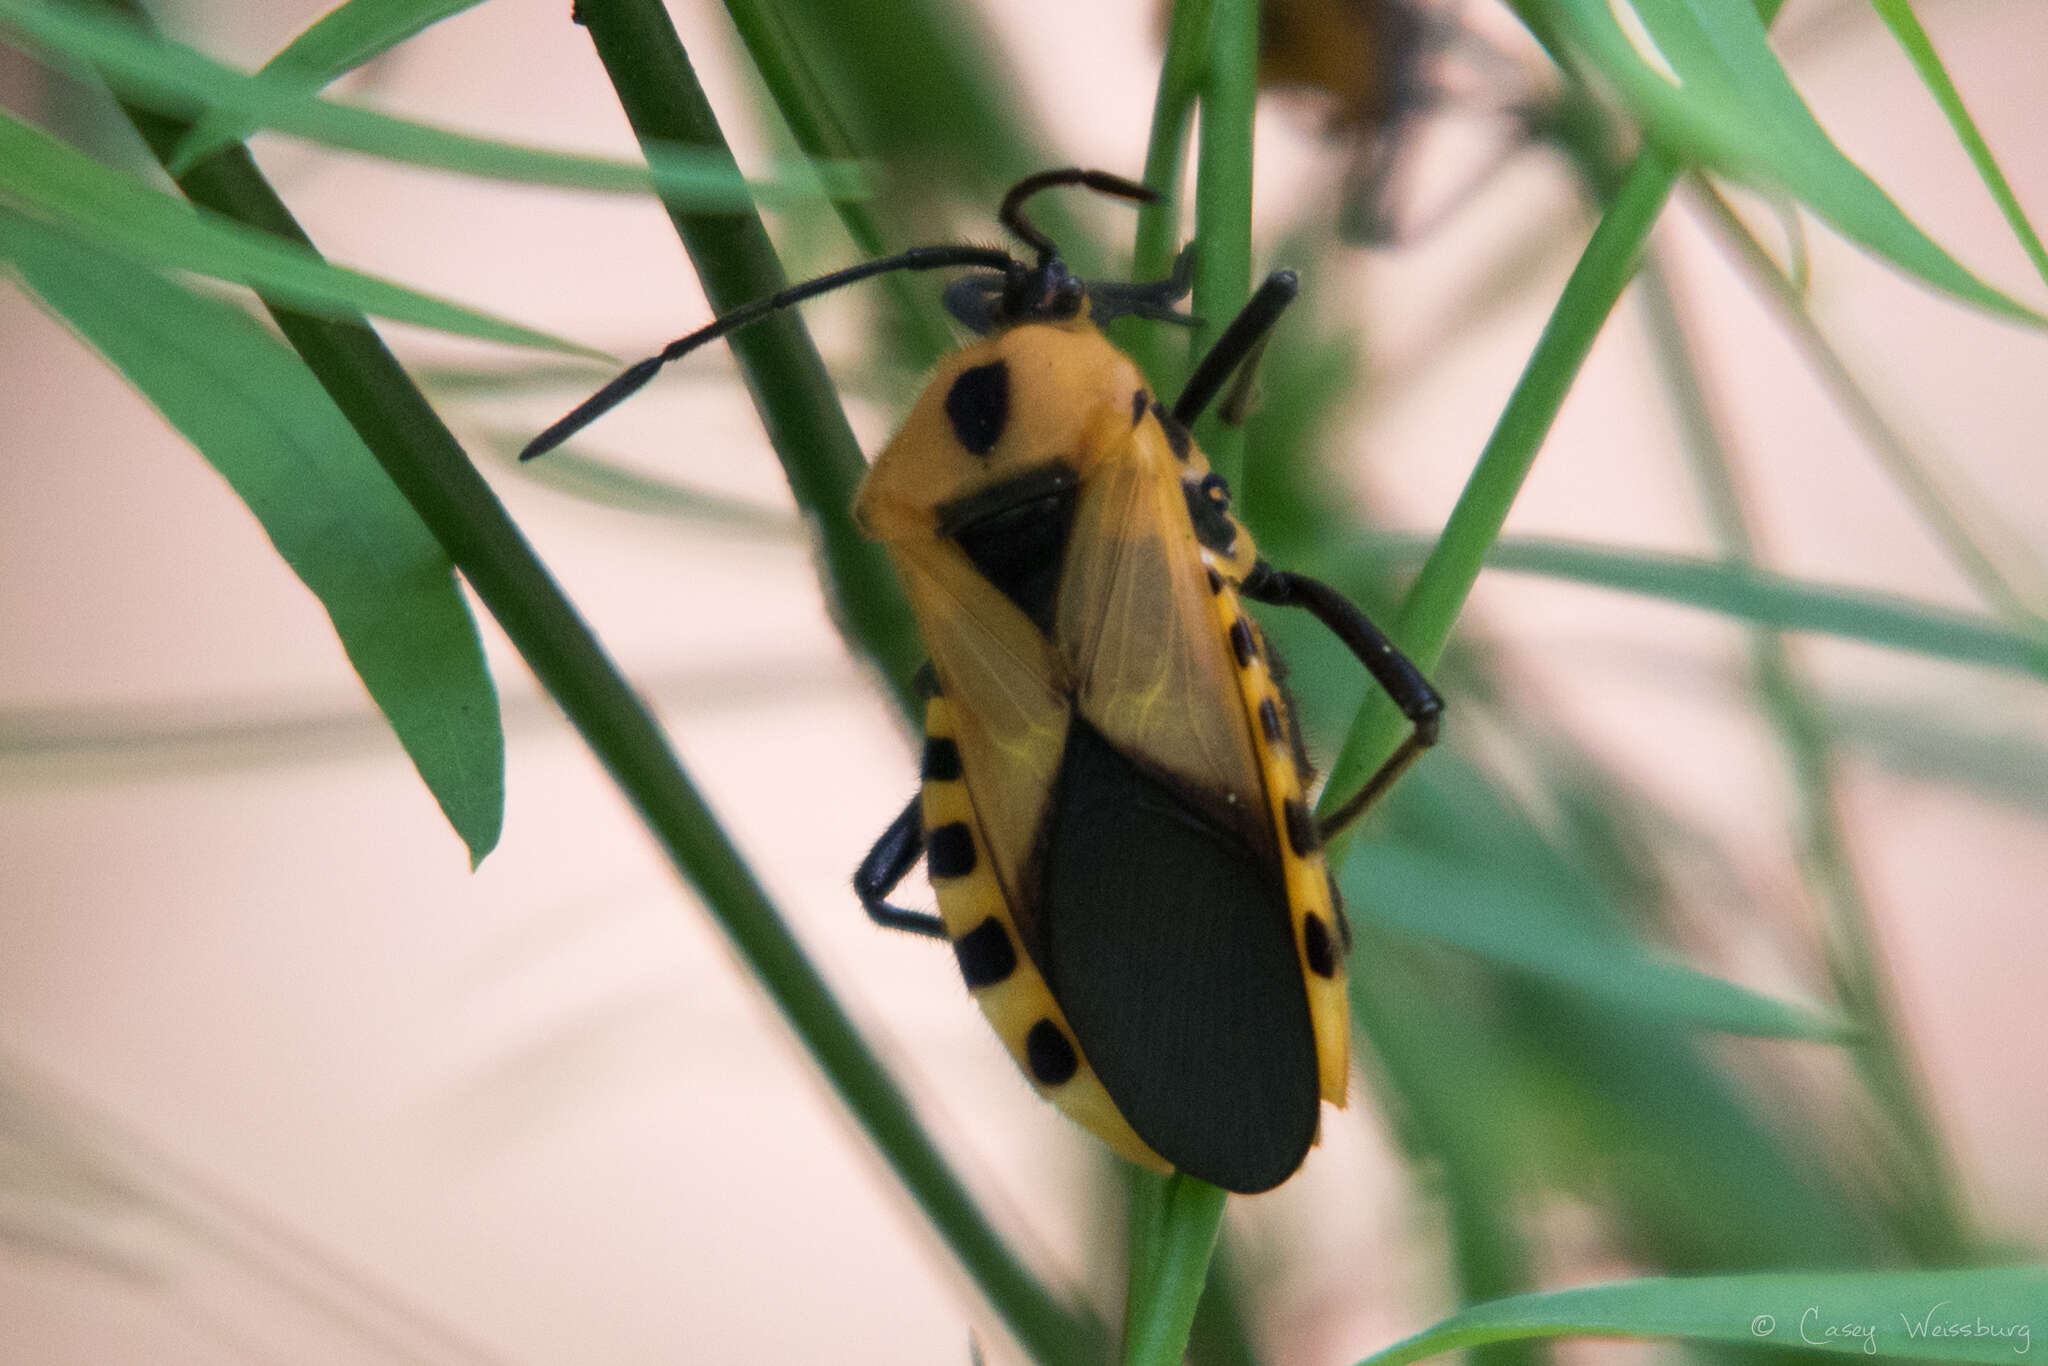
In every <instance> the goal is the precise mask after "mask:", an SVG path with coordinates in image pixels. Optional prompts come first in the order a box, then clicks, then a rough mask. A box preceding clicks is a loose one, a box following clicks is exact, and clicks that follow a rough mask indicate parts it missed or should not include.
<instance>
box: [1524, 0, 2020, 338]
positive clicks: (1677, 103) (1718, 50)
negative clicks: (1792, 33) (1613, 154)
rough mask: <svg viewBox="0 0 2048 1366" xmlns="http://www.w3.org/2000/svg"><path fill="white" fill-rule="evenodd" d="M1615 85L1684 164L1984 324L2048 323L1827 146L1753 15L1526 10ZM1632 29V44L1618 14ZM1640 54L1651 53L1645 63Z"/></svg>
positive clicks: (1644, 6) (1602, 6) (1587, 0)
mask: <svg viewBox="0 0 2048 1366" xmlns="http://www.w3.org/2000/svg"><path fill="white" fill-rule="evenodd" d="M1527 7H1528V8H1529V9H1531V10H1533V11H1538V12H1540V13H1542V14H1543V15H1544V16H1545V17H1546V18H1547V19H1549V20H1551V21H1553V22H1552V23H1550V24H1547V25H1546V27H1547V28H1549V29H1551V30H1552V31H1556V32H1560V33H1562V34H1564V35H1566V36H1567V38H1568V40H1569V42H1570V44H1571V46H1572V47H1573V49H1574V50H1575V52H1576V53H1577V55H1578V56H1580V57H1581V58H1582V59H1583V60H1584V61H1585V62H1586V63H1587V64H1589V65H1591V66H1593V67H1595V68H1596V69H1597V70H1598V71H1599V72H1600V73H1601V74H1603V75H1604V76H1606V77H1607V78H1608V79H1609V80H1610V81H1611V82H1612V84H1613V86H1614V88H1615V89H1616V91H1617V93H1619V95H1620V96H1621V98H1622V99H1623V101H1624V102H1625V103H1626V104H1627V105H1628V106H1629V109H1630V112H1631V113H1633V114H1634V115H1635V116H1636V117H1637V118H1638V119H1639V120H1641V121H1642V123H1643V125H1644V127H1645V128H1646V129H1648V130H1649V132H1650V134H1651V135H1652V137H1653V138H1655V139H1656V140H1657V141H1658V142H1659V143H1661V144H1662V145H1664V146H1665V147H1667V148H1669V149H1670V150H1671V151H1673V152H1674V153H1676V154H1677V155H1679V156H1680V157H1682V158H1683V159H1685V160H1687V161H1691V162H1695V163H1698V164H1701V165H1705V166H1708V167H1711V168H1713V169H1715V170H1717V171H1720V172H1722V173H1723V174H1726V175H1729V176H1732V177H1734V178H1736V179H1740V180H1743V181H1746V182H1749V183H1752V184H1759V185H1761V186H1762V187H1763V188H1766V189H1777V190H1783V191H1784V192H1786V193H1789V194H1791V195H1793V196H1794V197H1796V198H1797V199H1799V200H1800V201H1801V202H1802V203H1804V204H1806V205H1807V206H1808V207H1809V208H1811V209H1812V210H1813V211H1814V212H1815V213H1816V214H1818V215H1819V216H1820V217H1821V218H1822V219H1823V220H1825V221H1826V222H1827V223H1828V224H1830V225H1831V226H1832V227H1833V228H1834V229H1835V230H1836V231H1837V232H1839V233H1841V234H1842V235H1843V236H1844V237H1846V238H1848V239H1849V240H1850V241H1852V242H1856V243H1858V244H1859V245H1861V246H1863V247H1865V248H1866V249H1868V250H1869V251H1871V252H1873V253H1875V254H1877V255H1879V256H1881V257H1883V258H1885V259H1886V260H1888V261H1890V262H1891V263H1892V264H1894V265H1896V266H1897V267H1899V268H1900V269H1901V270H1904V271H1906V272H1908V273H1910V274H1912V275H1914V276H1916V277H1918V278H1919V279H1920V280H1922V281H1923V282H1925V283H1927V284H1929V285H1931V286H1933V287H1934V288H1936V289H1940V290H1942V291H1944V292H1946V293H1948V294H1951V295H1953V296H1954V297H1956V298H1958V299H1961V300H1963V301H1965V302H1968V303H1971V304H1974V305H1976V306H1977V307H1979V308H1983V309H1985V310H1987V311H1989V312H1992V313H1996V314H2000V315H2002V316H2005V317H2009V318H2013V319H2016V320H2019V321H2023V322H2027V323H2030V324H2032V325H2034V326H2037V327H2039V326H2048V318H2044V317H2043V316H2042V315H2041V314H2040V313H2038V312H2036V311H2035V310H2033V309H2031V308H2029V307H2027V306H2026V305H2025V304H2022V303H2020V302H2019V301H2018V300H2015V299H2013V298H2012V297H2011V296H2009V295H2007V294H2005V293H2004V292H2002V291H2000V290H1998V289H1995V288H1993V287H1992V286H1990V285H1988V284H1986V283H1985V282H1984V281H1982V280H1980V279H1978V278H1977V277H1976V276H1975V275H1974V274H1972V273H1971V272H1970V271H1969V270H1967V269H1966V268H1964V267H1963V266H1962V265H1961V264H1960V263H1959V262H1957V261H1956V260H1955V258H1954V257H1952V256H1951V255H1949V253H1948V252H1947V251H1946V250H1944V249H1943V248H1942V247H1941V246H1939V245H1938V244H1937V243H1936V242H1935V241H1934V240H1933V239H1932V238H1930V237H1928V236H1927V235H1926V234H1925V233H1924V232H1922V231H1921V230H1920V229H1919V228H1918V227H1917V226H1915V225H1914V223H1913V222H1912V220H1910V219H1909V218H1907V217H1906V215H1905V214H1904V212H1902V211H1901V210H1900V208H1899V206H1898V205H1897V204H1896V203H1894V202H1893V201H1892V199H1891V197H1890V196H1889V195H1888V194H1886V193H1885V191H1884V190H1883V189H1881V188H1880V187H1879V186H1878V184H1877V182H1876V181H1874V180H1872V179H1871V178H1870V177H1869V176H1868V175H1867V174H1865V173H1864V171H1863V170H1862V169H1861V168H1860V167H1858V166H1857V165H1856V164H1855V163H1854V162H1852V161H1850V160H1849V158H1848V157H1847V156H1845V155H1844V154H1843V153H1842V151H1841V149H1840V148H1838V147H1837V146H1836V145H1835V143H1834V140H1833V139H1832V138H1830V137H1829V136H1828V134H1827V132H1826V130H1825V129H1823V128H1822V127H1821V125H1820V123H1819V121H1818V120H1817V119H1815V117H1814V115H1813V111H1812V110H1811V109H1810V108H1808V107H1807V104H1806V101H1805V100H1804V99H1803V98H1801V96H1800V95H1799V92H1798V90H1797V89H1796V88H1794V86H1793V84H1792V81H1791V78H1790V77H1789V76H1788V75H1787V74H1786V72H1785V69H1784V66H1783V65H1782V64H1781V63H1780V62H1779V61H1778V58H1777V55H1776V54H1775V53H1774V52H1772V50H1771V47H1770V42H1769V34H1768V32H1767V31H1766V29H1765V27H1764V22H1763V20H1762V19H1761V18H1760V17H1759V16H1758V15H1757V13H1756V10H1755V8H1754V7H1753V6H1751V5H1749V4H1727V3H1721V2H1720V0H1633V4H1632V6H1631V5H1623V6H1619V7H1617V6H1614V5H1610V4H1609V3H1608V0H1527ZM1618 8H1619V9H1620V10H1622V11H1625V12H1626V14H1627V16H1628V18H1630V19H1632V20H1635V21H1638V22H1639V24H1640V31H1639V33H1638V34H1637V35H1635V36H1633V37H1632V36H1631V35H1630V33H1629V32H1628V31H1627V30H1626V29H1625V28H1624V27H1623V23H1622V20H1621V19H1619V18H1617V9H1618ZM1646 48H1649V49H1654V51H1653V52H1651V53H1650V55H1648V56H1646V55H1645V50H1646Z"/></svg>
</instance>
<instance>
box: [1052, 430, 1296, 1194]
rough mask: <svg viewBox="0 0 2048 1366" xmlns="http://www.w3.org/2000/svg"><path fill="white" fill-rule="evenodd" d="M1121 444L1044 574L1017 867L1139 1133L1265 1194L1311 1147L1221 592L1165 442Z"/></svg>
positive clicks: (1286, 931) (1203, 1169)
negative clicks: (1033, 770)
mask: <svg viewBox="0 0 2048 1366" xmlns="http://www.w3.org/2000/svg"><path fill="white" fill-rule="evenodd" d="M1148 438H1149V439H1148ZM1131 442H1132V449H1131V450H1129V451H1128V452H1127V453H1126V455H1125V458H1120V459H1114V460H1107V461H1103V462H1101V463H1099V464H1096V465H1095V466H1094V468H1093V469H1092V470H1091V471H1090V473H1089V475H1088V476H1087V477H1086V478H1084V480H1083V481H1082V484H1081V489H1080V496H1079V500H1078V504H1077V506H1076V509H1075V515H1074V529H1073V536H1072V540H1071V542H1070V543H1069V545H1068V548H1067V556H1066V567H1065V570H1064V572H1063V574H1062V576H1061V584H1060V598H1059V602H1058V607H1057V616H1056V623H1055V632H1054V644H1055V647H1056V652H1057V655H1058V664H1059V666H1060V667H1062V668H1063V669H1064V670H1065V671H1066V675H1067V677H1068V678H1069V680H1070V682H1071V687H1072V688H1073V695H1074V697H1075V706H1074V711H1075V715H1074V718H1073V720H1072V722H1071V723H1070V725H1069V727H1068V730H1067V735H1066V742H1065V745H1064V748H1063V751H1062V756H1061V761H1060V766H1059V772H1058V775H1057V778H1056V780H1055V786H1054V791H1053V796H1052V805H1051V810H1050V814H1049V816H1048V819H1047V824H1046V826H1045V832H1044V836H1043V842H1042V844H1041V846H1040V849H1039V852H1038V858H1037V863H1036V865H1035V868H1036V871H1037V877H1036V878H1035V886H1036V890H1037V894H1038V903H1039V904H1038V907H1037V912H1036V918H1037V919H1038V920H1039V922H1040V924H1041V925H1042V927H1043V929H1042V934H1043V943H1042V947H1041V950H1040V952H1041V953H1042V954H1043V958H1044V963H1045V968H1046V976H1047V980H1048V983H1049V984H1050V986H1051V988H1052V991H1053V995H1054V996H1055V998H1056V999H1057V1000H1058V1001H1059V1003H1060V1006H1061V1009H1062V1010H1064V1011H1065V1012H1066V1015H1067V1018H1068V1020H1069V1021H1070V1022H1071V1024H1072V1026H1073V1029H1074V1032H1075V1036H1076V1037H1077V1038H1078V1039H1079V1040H1080V1041H1081V1045H1082V1047H1083V1048H1084V1049H1085V1050H1086V1051H1087V1054H1088V1057H1089V1060H1090V1061H1091V1063H1092V1064H1093V1065H1094V1067H1095V1070H1096V1072H1097V1074H1098V1075H1099V1076H1100V1077H1101V1079H1102V1082H1103V1085H1104V1086H1105V1087H1106V1088H1107V1090H1108V1092H1109V1094H1110V1097H1111V1098H1112V1099H1113V1100H1114V1102H1115V1103H1116V1106H1117V1108H1118V1110H1119V1111H1120V1112H1121V1113H1122V1114H1123V1115H1124V1117H1125V1118H1126V1119H1127V1120H1128V1121H1129V1122H1130V1125H1131V1127H1132V1129H1133V1130H1135V1131H1136V1133H1137V1134H1138V1135H1139V1137H1140V1138H1142V1139H1143V1140H1144V1141H1145V1142H1146V1143H1147V1144H1149V1145H1150V1146H1151V1147H1152V1148H1153V1149H1154V1150H1155V1151H1156V1152H1158V1153H1159V1155H1160V1156H1162V1157H1163V1158H1165V1159H1166V1160H1167V1161H1168V1162H1170V1163H1172V1164H1173V1165H1174V1166H1175V1167H1178V1168H1179V1169H1181V1170H1183V1171H1186V1172H1188V1173H1190V1174H1191V1175H1194V1176H1197V1177H1200V1178H1202V1179H1203V1180H1206V1181H1209V1182H1212V1183H1213V1184H1216V1185H1219V1186H1222V1187H1225V1188H1226V1189H1229V1190H1235V1191H1259V1190H1265V1189H1269V1188H1270V1187H1272V1186H1274V1185H1277V1184H1278V1183H1279V1182H1281V1181H1283V1180H1285V1179H1286V1178H1287V1176H1288V1175H1290V1174H1291V1173H1292V1172H1293V1171H1294V1170H1295V1169H1296V1168H1297V1167H1298V1166H1299V1165H1300V1164H1301V1161H1302V1158H1303V1156H1304V1154H1305V1153H1306V1152H1307V1150H1308V1147H1309V1145H1310V1144H1311V1143H1312V1142H1313V1141H1314V1138H1315V1133H1316V1126H1317V1121H1318V1116H1319V1111H1320V1095H1319V1080H1318V1062H1317V1051H1316V1039H1315V1033H1314V1029H1313V1026H1312V1022H1311V1018H1310V1012H1309V1005H1308V999H1307V995H1306V990H1305V987H1304V984H1303V980H1302V975H1301V966H1300V960H1299V957H1298V954H1297V951H1296V946H1295V937H1294V930H1293V927H1292V917H1291V911H1290V909H1289V904H1288V897H1287V885H1286V878H1285V873H1284V869H1283V867H1282V863H1281V857H1280V854H1279V848H1278V843H1277V836H1276V833H1275V830H1274V826H1273V817H1272V812H1271V808H1270V806H1269V804H1268V801H1267V796H1266V790H1265V782H1264V778H1263V777H1262V769H1261V766H1260V761H1259V756H1258V753H1257V751H1256V749H1255V748H1254V744H1253V739H1252V734H1251V729H1250V724H1251V723H1250V721H1249V719H1248V717H1247V715H1246V712H1245V707H1244V704H1243V701H1242V696H1241V692H1240V689H1239V687H1238V682H1237V676H1236V673H1235V670H1236V669H1237V668H1238V667H1239V660H1238V659H1237V658H1236V656H1235V654H1234V652H1233V649H1232V646H1231V644H1230V642H1229V639H1228V638H1227V636H1226V634H1225V630H1224V628H1223V627H1222V625H1221V624H1220V623H1221V621H1222V619H1223V617H1224V616H1225V615H1228V614H1224V613H1221V612H1219V603H1223V602H1225V601H1229V602H1232V603H1234V599H1235V595H1234V593H1233V592H1232V590H1231V589H1230V587H1229V585H1228V584H1226V583H1224V582H1223V581H1222V580H1221V579H1220V578H1214V577H1212V576H1211V574H1210V573H1209V571H1208V569H1207V568H1206V567H1205V566H1204V565H1203V563H1202V559H1201V550H1200V547H1199V545H1198V543H1197V542H1196V540H1195V538H1194V535H1193V531H1192V529H1191V525H1190V522H1189V516H1188V511H1187V503H1186V500H1185V498H1184V496H1183V494H1182V492H1181V485H1180V477H1179V466H1178V464H1177V462H1175V461H1174V459H1173V457H1172V455H1171V453H1170V451H1169V450H1168V449H1167V446H1166V443H1165V442H1164V441H1163V439H1159V438H1158V436H1157V434H1156V433H1154V432H1152V431H1150V430H1149V429H1145V430H1140V431H1138V432H1135V433H1133V434H1132V436H1131ZM1232 619H1233V620H1234V617H1233V618H1232ZM1244 629H1245V630H1247V631H1248V630H1249V627H1248V626H1247V627H1245V628H1244Z"/></svg>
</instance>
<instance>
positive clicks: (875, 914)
mask: <svg viewBox="0 0 2048 1366" xmlns="http://www.w3.org/2000/svg"><path fill="white" fill-rule="evenodd" d="M923 857H924V798H923V796H922V794H920V795H919V796H916V797H912V798H911V799H910V804H909V805H908V806H906V807H904V808H903V814H902V815H900V816H898V817H897V818H896V819H895V820H893V821H891V822H889V828H888V829H887V830H884V831H883V832H882V837H881V838H880V839H878V840H876V841H875V847H874V848H872V849H870V850H868V856H867V857H866V858H864V859H862V860H861V861H860V867H858V868H856V869H855V870H854V873H853V890H854V894H855V895H857V896H858V897H860V904H861V907H862V909H864V910H865V911H867V913H868V919H870V920H872V921H874V922H875V923H876V924H877V925H880V926H882V927H883V928H885V929H891V930H904V931H907V932H908V933H910V934H922V935H927V936H929V937H931V938H933V939H944V938H946V937H947V935H946V926H945V924H944V922H942V921H941V920H940V919H939V918H938V917H937V916H935V915H930V914H927V913H926V912H923V911H906V910H904V909H903V908H902V907H901V906H891V905H890V904H889V902H888V896H889V893H891V892H893V891H895V890H896V884H898V883H900V882H901V881H903V879H904V878H905V877H906V876H907V875H908V874H909V872H910V870H911V869H912V868H915V867H916V866H917V861H918V860H919V859H921V858H923Z"/></svg>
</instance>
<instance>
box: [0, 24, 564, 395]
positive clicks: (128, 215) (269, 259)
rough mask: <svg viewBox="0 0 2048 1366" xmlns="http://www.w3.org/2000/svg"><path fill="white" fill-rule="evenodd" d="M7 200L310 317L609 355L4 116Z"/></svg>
mask: <svg viewBox="0 0 2048 1366" xmlns="http://www.w3.org/2000/svg"><path fill="white" fill-rule="evenodd" d="M0 2H4V0H0ZM0 203H6V204H10V205H12V206H13V207H15V208H19V209H23V210H25V211H26V212H28V213H29V214H30V215H31V216H33V217H36V218H38V219H41V220H43V221H44V222H46V223H50V224H52V225H54V226H60V227H62V228H63V229H65V230H67V231H69V232H73V233H76V234H78V235H80V236H83V237H88V238H91V239H93V240H94V241H95V242H97V243H98V244H99V245H100V246H102V247H107V248H110V249H112V250H114V251H117V252H120V253H122V254H123V255H127V256H130V257H135V258H139V259H140V260H141V261H143V262H144V263H146V264H149V265H153V266H157V267H161V268H165V269H171V270H190V271H196V272H197V273H199V274H201V275H211V276H213V277H214V278H216V279H221V280H231V281H233V282H234V283H236V284H242V285H247V286H249V287H250V288H251V289H254V290H257V291H258V292H260V293H262V294H264V295H266V296H268V297H272V298H276V299H278V300H280V301H282V302H285V303H287V304H290V305H292V306H294V307H298V308H303V309H306V310H307V311H309V312H314V313H323V314H326V315H329V316H347V315H349V314H353V313H356V312H364V313H374V314H376V315H377V316H378V317H382V318H390V319H392V320H393V321H394V322H405V323H413V324H415V325H417V326H420V327H430V328H434V329H436V330H437V331H441V332H453V333H455V334H457V335H459V336H465V337H478V338H481V339H483V340H485V341H495V342H503V343H505V344H506V345H509V346H531V347H538V348H541V349H544V350H552V351H565V352H569V353H571V354H575V355H588V356H598V357H600V358H602V353H600V352H594V351H591V350H588V349H587V348H585V347H581V346H577V345H575V344H574V343H573V342H567V341H563V340H561V339H560V338H558V337H551V336H549V335H547V334H546V333H544V332H536V331H533V330H532V329H530V328H525V327H521V326H519V325H518V324H517V323H512V322H506V321H504V320H502V319H498V318H493V317H491V316H490V315H489V314H485V313H479V312H476V311H475V310H473V309H468V308H464V307H463V306H462V305H460V304H455V303H449V302H448V301H446V300H443V299H437V298H435V297H433V296H432V295H429V294H421V293H418V292H416V291H414V290H410V289H406V288H404V287H403V286H401V285H395V284H392V283H390V282H389V281H386V280H380V279H377V278H376V277H375V276H370V275H363V274H360V273H358V272H356V271H353V270H349V269H348V268H347V267H345V266H336V265H331V264H329V263H328V262H326V261H323V260H321V259H320V258H319V257H318V256H316V255H314V254H313V253H312V252H309V251H306V250H304V249H302V248H300V247H296V246H292V245H290V244H288V243H285V242H281V241H279V240H278V239H277V238H274V237H272V236H270V235H269V234H268V233H264V232H259V231H257V230H256V229H254V228H248V227H244V226H242V225H240V224H238V223H233V222H230V221H228V220H227V219H225V218H222V217H220V216H219V215H217V214H212V213H208V212H206V211H205V210H201V209H194V208H193V207H192V206H191V205H189V204H187V203H186V202H185V201H183V200H181V199H173V198H172V197H170V196H169V195H165V194H159V193H158V192H157V191H155V190H152V189H150V188H149V187H148V186H147V185H145V184H143V183H142V182H141V181H139V180H137V179H135V178H134V177H132V176H128V175H124V174H122V173H121V172H119V171H116V170H113V169H112V168H110V167H107V166H103V165H101V164H100V163H99V162H97V161H94V160H93V159H92V158H91V157H88V156H86V155H84V154H83V153H80V152H75V151H73V150H72V149H71V148H69V147H67V146H65V145H64V144H63V143H61V142H59V141H57V140H56V139H55V138H53V137H51V136H50V135H49V134H47V133H45V132H43V131H41V130H40V129H36V128H31V127H29V126H28V125H27V124H25V123H19V122H17V121H15V120H14V119H11V118H8V117H7V116H5V115H4V114H0Z"/></svg>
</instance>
